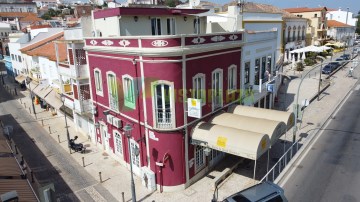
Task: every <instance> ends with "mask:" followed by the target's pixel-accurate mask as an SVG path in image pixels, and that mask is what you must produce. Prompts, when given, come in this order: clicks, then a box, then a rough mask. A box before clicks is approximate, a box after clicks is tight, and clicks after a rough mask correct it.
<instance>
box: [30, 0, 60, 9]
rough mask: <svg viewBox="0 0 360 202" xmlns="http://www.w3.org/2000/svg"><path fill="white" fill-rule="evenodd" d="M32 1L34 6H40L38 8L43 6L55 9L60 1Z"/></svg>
mask: <svg viewBox="0 0 360 202" xmlns="http://www.w3.org/2000/svg"><path fill="white" fill-rule="evenodd" d="M33 2H35V3H36V6H37V7H40V9H41V8H43V7H47V8H52V9H57V8H58V4H60V3H61V2H60V1H59V0H33Z"/></svg>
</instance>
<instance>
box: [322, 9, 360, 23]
mask: <svg viewBox="0 0 360 202" xmlns="http://www.w3.org/2000/svg"><path fill="white" fill-rule="evenodd" d="M353 16H354V14H353V13H352V12H349V11H348V10H346V11H343V10H341V8H339V10H335V9H329V10H328V12H327V13H326V18H327V19H328V20H336V21H338V22H342V23H344V24H348V25H350V26H356V22H357V18H354V17H353ZM346 18H347V21H346Z"/></svg>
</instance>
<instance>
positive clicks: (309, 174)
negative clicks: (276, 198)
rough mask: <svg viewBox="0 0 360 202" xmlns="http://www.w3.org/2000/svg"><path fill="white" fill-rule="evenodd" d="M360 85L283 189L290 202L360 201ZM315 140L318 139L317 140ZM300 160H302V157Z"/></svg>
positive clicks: (357, 85)
mask: <svg viewBox="0 0 360 202" xmlns="http://www.w3.org/2000/svg"><path fill="white" fill-rule="evenodd" d="M359 89H360V84H359V82H357V84H356V86H355V88H354V91H353V93H352V94H351V95H350V96H349V98H348V99H347V100H346V101H345V102H344V105H342V107H341V108H340V109H339V111H338V112H337V113H336V115H335V117H333V119H331V120H330V121H329V122H328V124H327V125H325V127H324V128H323V130H322V131H321V132H320V133H319V134H318V135H320V136H319V138H318V139H317V140H316V142H315V143H314V144H313V145H310V147H309V149H310V150H309V152H308V153H307V152H306V150H305V153H304V154H303V155H305V156H304V158H303V159H302V161H300V162H297V163H295V164H294V166H295V167H296V168H295V170H294V172H293V174H292V175H291V176H290V178H289V179H288V181H287V182H285V184H284V185H283V188H284V190H285V195H286V197H287V198H288V200H289V201H291V202H297V201H299V202H304V201H306V202H312V201H316V202H318V201H319V202H320V201H330V202H332V201H336V202H338V201H339V202H340V201H346V202H352V201H360V189H359V187H360V116H359V114H360V105H359V99H360V90H359ZM315 138H316V137H315ZM300 159H301V157H300Z"/></svg>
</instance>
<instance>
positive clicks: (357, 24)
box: [356, 11, 360, 34]
mask: <svg viewBox="0 0 360 202" xmlns="http://www.w3.org/2000/svg"><path fill="white" fill-rule="evenodd" d="M357 19H358V20H357V23H356V33H358V34H360V11H359V12H358V16H357Z"/></svg>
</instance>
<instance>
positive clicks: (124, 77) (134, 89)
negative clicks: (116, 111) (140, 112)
mask: <svg viewBox="0 0 360 202" xmlns="http://www.w3.org/2000/svg"><path fill="white" fill-rule="evenodd" d="M126 78H127V79H130V80H131V82H132V85H133V91H134V92H133V95H134V108H132V109H136V96H137V90H136V89H137V88H136V86H135V82H134V78H133V77H131V76H130V75H128V74H125V75H123V76H122V84H123V93H124V106H125V94H126V92H125V79H126ZM126 107H127V106H126Z"/></svg>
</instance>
